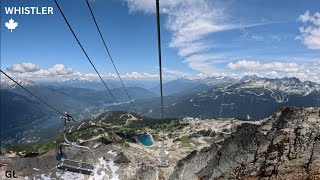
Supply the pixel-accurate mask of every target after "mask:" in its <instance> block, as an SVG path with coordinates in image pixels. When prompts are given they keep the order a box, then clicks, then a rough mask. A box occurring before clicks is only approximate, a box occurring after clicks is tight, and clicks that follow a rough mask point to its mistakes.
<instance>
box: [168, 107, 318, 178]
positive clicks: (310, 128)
mask: <svg viewBox="0 0 320 180" xmlns="http://www.w3.org/2000/svg"><path fill="white" fill-rule="evenodd" d="M319 125H320V110H319V109H312V108H309V109H303V108H292V107H287V108H283V109H281V110H280V111H279V112H277V113H276V114H274V115H273V116H272V117H270V118H268V119H265V120H263V121H261V125H254V124H247V123H244V124H243V125H242V126H239V127H238V129H237V131H236V132H235V133H233V134H232V136H231V137H229V138H227V139H226V140H225V141H223V142H221V143H219V144H213V145H211V146H210V147H208V148H204V149H202V150H200V151H194V152H192V153H191V154H190V155H188V156H187V157H185V158H184V159H182V160H180V161H179V162H178V164H177V166H176V167H175V169H174V171H173V173H172V174H171V175H170V178H169V179H171V180H174V179H203V180H206V179H238V178H241V179H248V178H261V179H268V178H270V179H283V178H288V179H293V178H298V179H307V178H310V179H312V178H316V177H319V176H320V172H319V168H320V138H319V137H320V134H319V133H320V132H319Z"/></svg>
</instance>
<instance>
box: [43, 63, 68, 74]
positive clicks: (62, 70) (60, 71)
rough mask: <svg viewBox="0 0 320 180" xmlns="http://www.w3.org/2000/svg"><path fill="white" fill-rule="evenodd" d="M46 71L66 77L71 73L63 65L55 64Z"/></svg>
mask: <svg viewBox="0 0 320 180" xmlns="http://www.w3.org/2000/svg"><path fill="white" fill-rule="evenodd" d="M48 71H49V72H50V73H51V74H55V75H67V74H71V73H73V70H72V69H71V68H66V67H65V66H64V65H63V64H56V65H54V66H52V67H51V68H49V69H48Z"/></svg>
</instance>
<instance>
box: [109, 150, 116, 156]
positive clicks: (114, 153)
mask: <svg viewBox="0 0 320 180" xmlns="http://www.w3.org/2000/svg"><path fill="white" fill-rule="evenodd" d="M107 153H108V154H111V155H113V156H116V155H117V153H116V152H113V151H112V150H110V151H108V152H107Z"/></svg>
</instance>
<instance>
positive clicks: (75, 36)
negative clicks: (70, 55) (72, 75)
mask: <svg viewBox="0 0 320 180" xmlns="http://www.w3.org/2000/svg"><path fill="white" fill-rule="evenodd" d="M54 2H55V3H56V5H57V7H58V9H59V11H60V13H61V15H62V17H63V19H64V20H65V22H66V23H67V25H68V27H69V29H70V31H71V33H72V34H73V36H74V38H75V39H76V40H77V42H78V44H79V46H80V47H81V49H82V51H83V53H84V54H85V55H86V57H87V59H88V60H89V62H90V64H91V65H92V67H93V69H94V70H95V71H96V73H97V74H98V76H99V78H100V80H101V81H102V83H103V84H104V86H105V87H106V88H107V90H108V91H109V93H110V95H111V96H112V98H113V100H114V101H115V102H116V103H117V104H119V102H118V100H117V99H116V97H115V96H114V95H113V94H112V92H111V90H110V88H109V87H108V86H107V84H106V83H105V82H104V80H103V79H102V77H101V75H100V74H99V72H98V70H97V69H96V67H95V66H94V64H93V63H92V61H91V59H90V57H89V56H88V54H87V53H86V51H85V50H84V48H83V46H82V45H81V43H80V41H79V39H78V37H77V35H76V34H75V33H74V31H73V29H72V27H71V26H70V24H69V22H68V20H67V18H66V17H65V15H64V13H63V11H62V10H61V8H60V6H59V4H58V2H57V1H56V0H54Z"/></svg>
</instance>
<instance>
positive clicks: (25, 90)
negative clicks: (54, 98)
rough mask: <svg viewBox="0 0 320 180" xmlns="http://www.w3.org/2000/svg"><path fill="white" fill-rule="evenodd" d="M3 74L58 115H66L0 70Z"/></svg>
mask: <svg viewBox="0 0 320 180" xmlns="http://www.w3.org/2000/svg"><path fill="white" fill-rule="evenodd" d="M0 71H1V73H2V74H4V75H5V76H7V78H9V79H10V80H11V81H13V82H14V83H16V84H17V85H18V86H20V87H21V88H22V89H24V90H25V91H27V92H28V93H29V94H31V95H32V96H33V97H35V98H36V99H38V100H39V101H41V102H42V103H44V104H45V105H47V106H48V107H50V108H51V109H53V110H54V111H56V112H57V113H59V114H61V115H63V116H64V115H65V114H64V113H63V112H61V111H59V110H58V109H56V108H54V107H53V106H51V105H50V104H48V103H46V102H45V101H44V100H42V99H41V98H39V97H38V96H36V95H35V94H33V93H32V92H31V91H29V90H28V89H26V88H25V87H23V86H22V85H21V84H20V83H18V82H17V81H16V80H14V79H13V78H12V77H10V76H9V75H8V74H6V73H5V72H3V71H2V70H1V69H0Z"/></svg>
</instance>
